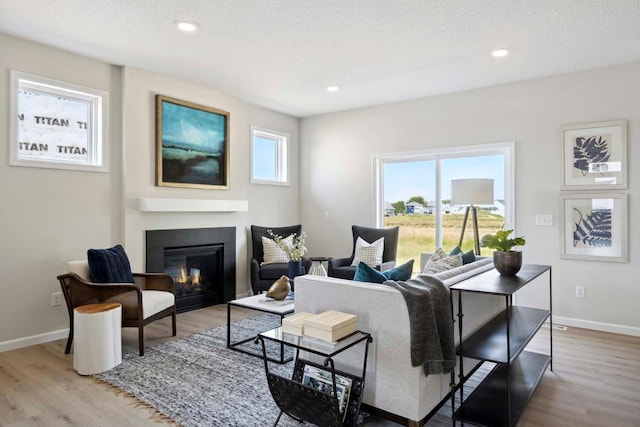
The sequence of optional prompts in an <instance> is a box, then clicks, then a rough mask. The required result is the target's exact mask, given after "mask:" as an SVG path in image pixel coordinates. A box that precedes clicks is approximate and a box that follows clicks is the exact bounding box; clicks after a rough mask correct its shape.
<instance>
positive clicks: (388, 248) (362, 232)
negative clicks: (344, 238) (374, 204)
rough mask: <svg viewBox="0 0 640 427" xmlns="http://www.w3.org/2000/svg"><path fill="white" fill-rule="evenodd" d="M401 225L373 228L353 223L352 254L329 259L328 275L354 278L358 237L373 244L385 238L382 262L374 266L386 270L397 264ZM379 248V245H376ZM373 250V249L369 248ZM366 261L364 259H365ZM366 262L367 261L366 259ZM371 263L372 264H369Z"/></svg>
mask: <svg viewBox="0 0 640 427" xmlns="http://www.w3.org/2000/svg"><path fill="white" fill-rule="evenodd" d="M399 232H400V228H399V227H390V228H372V227H363V226H360V225H352V226H351V233H352V234H353V246H352V250H351V256H349V257H346V258H333V259H331V260H330V261H329V269H328V271H327V275H328V276H329V277H338V278H340V279H347V280H353V276H354V275H355V273H356V268H357V266H358V264H357V263H356V264H355V265H354V264H353V261H354V259H356V257H357V255H358V254H357V252H358V250H357V248H358V239H359V238H361V239H362V240H363V241H364V242H366V243H367V244H369V245H371V243H372V242H376V241H377V240H379V239H381V238H382V239H384V248H383V252H382V262H381V263H380V264H378V265H372V267H373V268H375V269H376V270H380V271H385V270H388V269H390V268H393V267H395V266H396V255H397V252H398V234H399ZM376 248H377V247H376ZM367 250H372V249H367ZM363 261H364V260H363ZM365 262H366V261H365ZM369 265H371V264H369Z"/></svg>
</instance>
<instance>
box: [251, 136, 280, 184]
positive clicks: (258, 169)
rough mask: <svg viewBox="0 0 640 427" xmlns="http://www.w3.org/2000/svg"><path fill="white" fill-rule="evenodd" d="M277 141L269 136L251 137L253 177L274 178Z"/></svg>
mask: <svg viewBox="0 0 640 427" xmlns="http://www.w3.org/2000/svg"><path fill="white" fill-rule="evenodd" d="M277 145H278V143H277V141H275V140H273V139H270V138H262V137H259V136H255V135H254V137H253V177H254V178H256V179H270V180H275V179H276V163H277V162H276V155H277Z"/></svg>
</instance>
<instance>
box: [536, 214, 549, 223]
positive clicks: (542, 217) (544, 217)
mask: <svg viewBox="0 0 640 427" xmlns="http://www.w3.org/2000/svg"><path fill="white" fill-rule="evenodd" d="M536 225H544V226H549V225H553V215H550V214H538V215H536Z"/></svg>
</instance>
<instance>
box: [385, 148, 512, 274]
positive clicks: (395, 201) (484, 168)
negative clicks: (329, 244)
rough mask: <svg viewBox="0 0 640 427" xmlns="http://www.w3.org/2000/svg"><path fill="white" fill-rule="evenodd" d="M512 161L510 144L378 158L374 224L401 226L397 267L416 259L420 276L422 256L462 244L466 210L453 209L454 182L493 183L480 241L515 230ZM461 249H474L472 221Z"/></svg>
mask: <svg viewBox="0 0 640 427" xmlns="http://www.w3.org/2000/svg"><path fill="white" fill-rule="evenodd" d="M513 156H514V143H512V142H508V143H498V144H485V145H478V146H466V147H456V148H447V149H437V150H427V151H419V152H408V153H390V154H383V155H377V156H375V165H376V171H375V173H376V212H375V218H376V224H377V226H379V227H382V226H394V225H398V226H400V238H399V242H398V255H397V262H398V264H401V263H403V262H405V261H407V260H409V259H414V260H416V262H415V263H414V271H418V270H419V269H420V266H419V260H420V253H421V252H433V251H434V250H435V249H437V248H439V247H442V248H443V249H445V251H447V252H448V251H450V250H452V249H453V248H454V247H455V246H456V245H457V244H458V242H459V238H460V232H461V229H462V223H463V220H464V214H465V210H466V206H461V205H453V204H452V203H451V181H452V180H454V179H472V178H484V179H493V187H494V188H493V193H494V194H493V198H494V202H493V203H492V204H486V205H478V206H477V208H478V223H479V235H480V236H479V237H480V238H482V236H483V235H484V234H487V233H493V232H495V231H496V230H498V229H501V228H502V227H503V226H504V227H505V228H512V227H513V224H514V223H515V221H514V208H513V207H514V195H513V194H514V193H513V192H514V185H513V182H514V173H513V166H512V165H513ZM461 246H462V249H463V251H465V252H466V251H468V250H473V249H474V244H473V228H472V227H471V221H469V222H468V223H467V227H466V229H465V234H464V238H463V241H462V245H461ZM485 251H486V253H485ZM482 252H483V255H488V254H489V252H488V250H487V249H483V250H482Z"/></svg>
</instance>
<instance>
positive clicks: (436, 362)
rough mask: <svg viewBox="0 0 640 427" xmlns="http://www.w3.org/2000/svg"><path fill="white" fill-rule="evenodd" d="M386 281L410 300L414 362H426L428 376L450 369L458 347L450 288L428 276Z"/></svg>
mask: <svg viewBox="0 0 640 427" xmlns="http://www.w3.org/2000/svg"><path fill="white" fill-rule="evenodd" d="M384 283H385V285H389V286H391V287H393V288H396V289H397V290H399V291H400V293H401V294H402V296H403V297H404V300H405V302H406V303H407V309H408V310H409V324H410V327H411V365H412V366H420V365H424V374H425V375H429V374H442V373H449V372H451V371H452V370H453V368H454V367H455V366H456V350H455V344H454V341H453V340H454V337H453V333H454V332H453V318H452V316H451V301H450V299H449V288H447V287H446V286H445V285H444V284H443V283H442V281H441V280H440V279H437V278H435V277H433V276H427V275H419V276H418V277H416V278H415V279H411V280H407V281H405V282H403V281H400V282H395V281H393V280H387V281H386V282H384Z"/></svg>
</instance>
